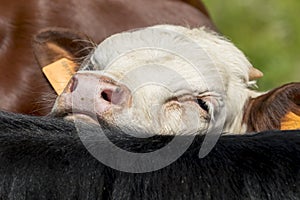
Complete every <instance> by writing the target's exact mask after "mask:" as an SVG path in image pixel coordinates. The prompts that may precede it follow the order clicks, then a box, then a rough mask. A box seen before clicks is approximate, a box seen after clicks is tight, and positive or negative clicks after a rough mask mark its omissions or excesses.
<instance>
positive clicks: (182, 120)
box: [161, 102, 208, 135]
mask: <svg viewBox="0 0 300 200" xmlns="http://www.w3.org/2000/svg"><path fill="white" fill-rule="evenodd" d="M164 112H165V115H164V119H161V120H162V121H163V122H164V130H165V131H166V132H167V133H168V134H174V133H177V134H178V133H179V134H184V135H194V134H201V133H203V132H205V130H206V129H207V127H208V121H207V120H206V118H205V117H203V112H202V110H201V109H200V108H199V106H198V105H197V104H195V103H193V102H180V103H177V104H174V105H168V106H166V107H165V110H164Z"/></svg>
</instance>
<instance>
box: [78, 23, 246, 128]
mask: <svg viewBox="0 0 300 200" xmlns="http://www.w3.org/2000/svg"><path fill="white" fill-rule="evenodd" d="M91 61H92V63H93V64H94V68H95V70H98V71H95V72H93V73H95V74H96V75H98V76H104V77H108V78H110V79H112V80H114V81H116V82H117V84H120V85H124V86H126V87H127V88H128V89H129V91H130V93H131V102H130V106H129V107H124V108H122V109H114V108H113V107H112V108H111V110H110V112H107V113H103V114H102V115H101V116H100V117H101V118H102V119H103V120H105V121H107V122H108V123H111V124H113V125H116V126H120V127H122V128H123V129H125V130H126V128H128V129H129V128H130V129H138V130H143V131H147V132H152V133H156V134H178V133H181V134H193V133H199V134H204V133H205V131H206V130H207V128H208V127H209V123H210V122H211V120H212V119H213V120H224V127H223V131H224V132H235V133H240V132H242V131H243V130H242V129H243V127H242V124H241V120H242V119H241V118H242V110H243V106H244V104H245V102H246V100H247V98H248V96H249V90H248V88H247V87H248V85H249V80H248V74H249V69H250V67H251V64H250V63H249V62H248V60H247V59H246V57H245V56H244V54H243V53H242V52H241V51H240V50H238V49H237V48H236V47H235V46H234V45H233V44H232V43H230V42H229V41H227V40H226V39H224V38H222V37H221V36H218V35H217V34H215V33H212V32H210V31H208V30H205V29H204V28H198V29H188V28H184V27H180V26H173V25H158V26H153V27H149V28H145V29H142V30H137V31H133V32H124V33H120V34H116V35H113V36H111V37H109V38H108V39H106V40H105V41H104V42H102V43H101V44H99V46H98V47H97V49H96V50H95V52H94V53H93V55H92V56H91ZM83 69H84V67H83ZM80 73H85V72H84V71H80ZM89 73H90V71H89ZM79 81H80V80H79ZM197 99H199V101H197ZM200 100H201V101H200ZM223 107H224V108H223ZM222 109H223V110H224V109H225V110H226V111H224V112H221V110H222ZM95 112H96V111H95ZM220 113H222V114H220Z"/></svg>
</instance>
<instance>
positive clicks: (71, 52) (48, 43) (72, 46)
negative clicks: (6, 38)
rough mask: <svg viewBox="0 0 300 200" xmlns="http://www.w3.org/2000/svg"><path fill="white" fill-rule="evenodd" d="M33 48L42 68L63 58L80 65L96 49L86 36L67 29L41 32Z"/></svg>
mask: <svg viewBox="0 0 300 200" xmlns="http://www.w3.org/2000/svg"><path fill="white" fill-rule="evenodd" d="M32 46H33V51H34V54H35V57H36V59H37V61H38V63H39V65H40V66H41V67H45V66H47V65H49V64H51V63H53V62H55V61H57V60H59V59H61V58H67V59H68V60H71V61H73V62H75V63H77V64H78V65H79V64H80V63H81V62H82V60H83V59H84V58H85V57H86V56H87V55H88V54H89V53H90V52H91V50H92V49H93V48H94V47H95V45H94V43H93V42H91V40H90V39H89V38H88V37H87V36H85V35H84V34H81V33H78V32H76V31H72V30H69V29H65V28H48V29H43V30H41V31H40V32H39V33H38V34H36V35H35V37H34V38H33V42H32Z"/></svg>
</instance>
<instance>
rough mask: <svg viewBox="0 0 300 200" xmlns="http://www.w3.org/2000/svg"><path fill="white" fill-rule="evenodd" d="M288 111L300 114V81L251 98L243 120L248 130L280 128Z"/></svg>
mask: <svg viewBox="0 0 300 200" xmlns="http://www.w3.org/2000/svg"><path fill="white" fill-rule="evenodd" d="M288 112H293V113H295V114H296V115H300V83H290V84H286V85H283V86H281V87H279V88H276V89H274V90H271V91H270V92H268V93H266V94H264V95H261V96H259V97H257V98H252V99H250V100H249V102H248V103H247V104H246V106H245V114H244V120H243V121H244V123H245V124H246V125H247V131H255V132H258V131H264V130H272V129H277V130H279V129H280V126H281V121H282V119H283V118H284V117H285V115H286V114H287V113H288Z"/></svg>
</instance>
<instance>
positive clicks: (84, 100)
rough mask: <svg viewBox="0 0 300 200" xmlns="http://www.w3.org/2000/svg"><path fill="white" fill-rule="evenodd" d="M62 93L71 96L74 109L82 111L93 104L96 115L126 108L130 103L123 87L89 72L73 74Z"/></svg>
mask: <svg viewBox="0 0 300 200" xmlns="http://www.w3.org/2000/svg"><path fill="white" fill-rule="evenodd" d="M64 93H65V94H68V93H69V94H71V95H72V99H73V107H74V106H75V109H76V107H77V108H79V107H80V109H84V107H90V105H91V104H93V105H94V106H93V109H96V110H95V111H96V112H97V113H98V114H100V113H103V112H105V111H107V110H109V109H113V108H116V107H118V108H122V107H128V106H129V105H130V102H131V94H130V91H129V89H128V88H127V87H126V86H125V85H122V84H120V83H117V82H116V81H114V80H113V79H111V78H108V77H105V76H102V75H99V74H94V73H89V72H85V73H77V74H75V75H74V76H73V77H72V79H71V80H70V82H69V84H68V86H67V88H66V89H65V91H64ZM91 109H92V107H91V108H90V109H89V110H91ZM84 110H85V109H84Z"/></svg>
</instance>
